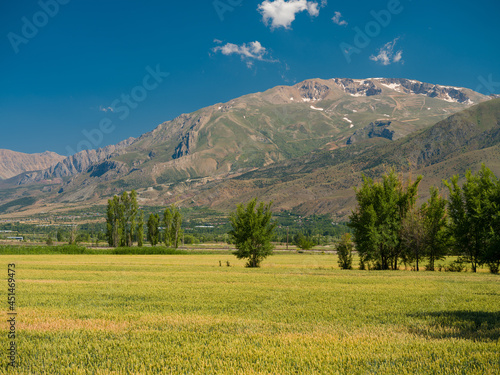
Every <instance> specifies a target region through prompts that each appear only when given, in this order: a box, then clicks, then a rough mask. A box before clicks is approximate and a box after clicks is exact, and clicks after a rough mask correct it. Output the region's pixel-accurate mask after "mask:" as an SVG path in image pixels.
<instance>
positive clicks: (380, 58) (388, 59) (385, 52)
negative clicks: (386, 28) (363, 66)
mask: <svg viewBox="0 0 500 375" xmlns="http://www.w3.org/2000/svg"><path fill="white" fill-rule="evenodd" d="M398 39H399V38H396V39H394V40H393V41H392V42H389V43H386V44H384V46H383V47H382V48H380V49H379V50H378V54H377V55H376V56H375V55H371V56H370V60H372V61H375V62H379V63H381V64H382V65H390V64H392V63H398V62H403V60H401V59H402V58H403V51H402V50H399V51H397V52H394V47H395V46H396V42H397V41H398Z"/></svg>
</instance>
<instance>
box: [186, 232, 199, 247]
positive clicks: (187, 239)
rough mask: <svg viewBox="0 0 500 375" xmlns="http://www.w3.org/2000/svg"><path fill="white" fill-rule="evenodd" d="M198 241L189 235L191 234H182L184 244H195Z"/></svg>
mask: <svg viewBox="0 0 500 375" xmlns="http://www.w3.org/2000/svg"><path fill="white" fill-rule="evenodd" d="M199 243H200V241H198V239H197V238H196V237H195V236H193V235H191V234H186V235H184V244H185V245H196V244H199Z"/></svg>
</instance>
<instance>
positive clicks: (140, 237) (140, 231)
mask: <svg viewBox="0 0 500 375" xmlns="http://www.w3.org/2000/svg"><path fill="white" fill-rule="evenodd" d="M136 235H137V246H139V247H142V246H143V245H144V212H142V211H140V213H139V220H138V222H137V231H136Z"/></svg>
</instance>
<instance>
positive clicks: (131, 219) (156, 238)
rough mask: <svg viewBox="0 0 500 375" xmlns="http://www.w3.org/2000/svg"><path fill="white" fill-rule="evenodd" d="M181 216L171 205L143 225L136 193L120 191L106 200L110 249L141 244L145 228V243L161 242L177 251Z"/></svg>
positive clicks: (180, 235)
mask: <svg viewBox="0 0 500 375" xmlns="http://www.w3.org/2000/svg"><path fill="white" fill-rule="evenodd" d="M181 224H182V215H181V213H180V211H179V210H178V209H177V207H175V205H171V206H170V207H167V208H165V210H164V211H163V217H162V218H160V215H159V214H157V213H156V214H154V213H153V214H151V215H149V218H148V221H147V222H146V223H145V222H144V212H143V211H142V210H140V209H139V205H138V203H137V193H136V191H135V190H132V191H131V192H130V194H129V193H128V192H126V191H125V192H123V194H122V195H121V196H117V195H115V196H114V197H113V198H112V199H109V200H108V206H107V210H106V238H107V240H108V245H109V246H110V247H132V246H133V244H134V242H137V246H139V247H142V246H143V245H144V227H145V226H146V229H147V232H146V235H147V240H148V241H149V242H150V243H151V245H152V246H156V245H157V244H158V243H160V242H163V243H164V244H165V246H167V247H174V248H178V247H179V244H180V240H181V238H182V235H183V233H182V229H181Z"/></svg>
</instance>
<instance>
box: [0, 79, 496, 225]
mask: <svg viewBox="0 0 500 375" xmlns="http://www.w3.org/2000/svg"><path fill="white" fill-rule="evenodd" d="M499 112H500V100H499V99H491V98H490V97H488V96H484V95H482V94H479V93H477V92H474V91H472V90H469V89H466V88H457V87H451V86H441V85H433V84H428V83H423V82H419V81H414V80H408V79H386V78H371V79H362V80H353V79H339V78H336V79H331V80H322V79H311V80H307V81H304V82H301V83H299V84H296V85H294V86H278V87H275V88H272V89H270V90H268V91H265V92H262V93H255V94H249V95H246V96H243V97H240V98H237V99H234V100H231V101H229V102H227V103H218V104H215V105H212V106H210V107H207V108H203V109H200V110H198V111H195V112H193V113H190V114H183V115H181V116H179V117H177V118H176V119H174V120H172V121H167V122H165V123H163V124H160V125H159V126H158V127H157V128H156V129H154V130H153V131H151V132H149V133H146V134H144V135H142V136H140V137H138V138H137V139H134V138H129V139H127V140H125V141H123V142H121V143H119V144H117V145H114V146H108V147H105V148H103V149H99V150H90V151H82V152H80V153H78V154H75V155H73V156H70V157H67V158H62V157H60V156H59V155H57V156H58V157H57V158H55V159H54V160H53V162H52V163H51V165H50V166H47V165H40V166H39V167H38V166H37V168H31V167H30V166H29V165H28V164H24V165H22V164H21V163H20V165H19V166H18V167H17V168H18V169H17V170H24V172H23V173H20V174H18V175H16V176H12V174H11V175H8V174H6V175H5V178H7V179H6V180H3V181H0V200H1V201H2V203H0V211H2V210H3V211H4V213H6V214H13V213H19V214H22V212H27V211H23V210H30V211H29V212H38V211H41V210H43V211H44V212H47V211H51V210H61V209H66V208H68V207H83V206H91V205H99V204H104V203H105V201H106V199H108V198H109V197H110V196H112V195H113V194H119V193H121V192H122V191H123V190H131V189H136V190H137V191H138V193H139V201H140V203H141V204H143V205H165V204H169V203H177V204H179V205H181V206H208V207H211V208H214V209H216V210H220V211H227V210H230V209H232V208H233V207H234V205H235V204H236V203H239V202H242V201H246V200H249V199H251V198H252V197H254V196H258V197H259V198H261V199H264V200H273V201H274V203H275V207H276V208H277V209H290V210H295V211H297V212H300V213H302V214H304V215H309V214H313V213H329V214H332V215H335V216H337V217H339V218H345V216H346V215H347V214H348V213H349V212H350V211H349V210H350V208H352V207H353V205H354V201H353V199H354V191H353V189H352V187H353V186H356V185H357V184H359V182H360V178H361V172H363V173H365V174H367V175H370V176H377V174H380V173H381V172H382V171H383V170H384V168H386V166H387V165H393V166H397V167H398V168H400V169H404V170H408V171H410V170H411V171H413V172H412V173H422V174H424V175H425V177H426V178H425V179H424V181H426V183H427V184H431V183H432V184H436V183H437V184H439V183H440V181H441V179H443V178H447V177H450V176H451V174H454V173H463V172H464V171H465V170H466V169H467V168H475V167H476V166H477V164H478V163H480V162H481V161H487V160H490V162H491V163H490V164H491V165H492V167H493V168H492V169H495V168H497V164H499V163H498V161H497V160H498V143H497V142H498V140H499V135H498V128H499V119H500V115H499ZM495 155H496V156H495ZM52 156H55V154H54V155H52ZM11 159H12V158H11ZM0 160H2V166H3V164H4V162H3V160H4V159H3V157H2V154H0ZM20 160H21V159H20ZM11 164H12V162H11ZM14 164H15V163H14ZM30 168H31V169H32V170H30ZM10 169H11V170H12V171H15V169H14V168H13V167H11V168H10ZM33 169H34V170H33ZM497 172H498V171H497ZM12 173H14V172H12ZM450 173H451V174H450ZM27 197H29V198H30V199H26V198H27ZM423 197H425V193H424V194H423ZM16 202H19V203H20V204H16ZM2 207H3V209H2Z"/></svg>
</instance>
